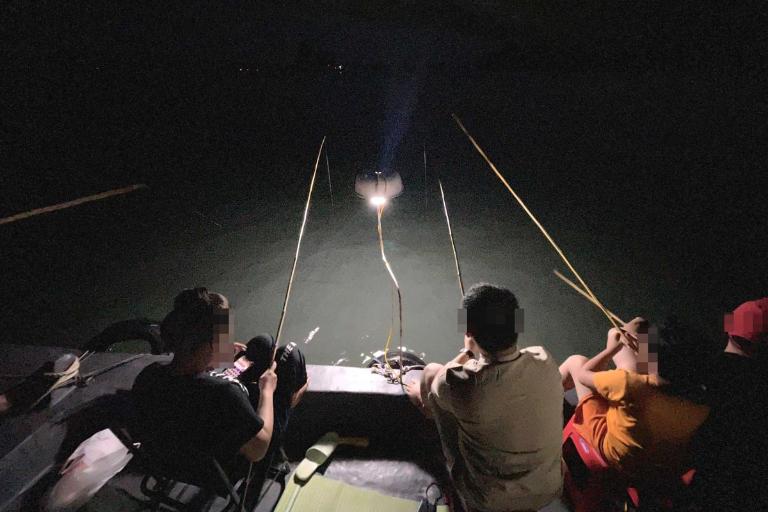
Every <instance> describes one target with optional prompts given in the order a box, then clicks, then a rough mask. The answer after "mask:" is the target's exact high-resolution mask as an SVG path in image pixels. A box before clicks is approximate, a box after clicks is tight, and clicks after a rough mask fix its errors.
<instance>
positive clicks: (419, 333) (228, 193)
mask: <svg viewBox="0 0 768 512" xmlns="http://www.w3.org/2000/svg"><path fill="white" fill-rule="evenodd" d="M123 9H124V10H123V11H122V12H117V11H116V12H114V13H113V12H111V11H109V12H100V11H99V12H90V13H89V16H84V17H82V18H80V17H76V18H77V19H78V20H79V22H78V23H75V24H74V25H73V26H71V25H67V24H65V23H64V22H62V21H57V19H58V18H57V16H56V15H55V13H50V12H46V13H43V14H44V17H46V19H48V21H49V22H50V23H49V25H48V30H49V31H48V32H46V33H43V32H40V31H37V30H36V29H33V28H31V27H34V26H35V25H34V23H33V22H32V21H31V19H27V17H26V16H25V15H24V13H20V12H18V11H17V12H15V16H16V19H17V21H19V23H20V28H19V29H18V30H19V32H18V37H17V38H16V39H15V40H14V44H13V45H12V48H13V49H14V52H12V59H11V65H10V67H9V69H10V71H9V73H7V74H6V76H5V77H4V79H3V80H4V82H3V83H4V85H5V89H6V91H8V92H9V93H8V94H6V95H4V99H3V113H4V115H3V124H2V126H3V146H2V157H3V162H2V165H3V170H2V181H0V185H2V197H3V203H2V212H1V213H0V214H1V215H8V214H12V213H15V212H18V211H23V210H27V209H30V208H34V207H38V206H43V205H46V204H52V203H56V202H59V201H65V200H69V199H72V198H76V197H80V196H83V195H87V194H91V193H96V192H100V191H103V190H108V189H111V188H115V187H118V186H124V185H126V184H129V183H147V184H148V185H149V187H150V188H149V189H148V190H145V191H139V192H136V193H133V194H131V195H128V196H124V197H120V198H114V199H109V200H106V201H103V202H99V203H93V204H89V205H86V206H81V207H77V208H73V209H70V210H66V211H62V212H58V213H53V214H50V215H46V216H40V217H37V218H35V219H30V220H26V221H22V222H18V223H15V224H11V225H4V226H0V246H1V247H2V252H1V254H0V265H2V267H1V268H2V269H3V270H2V276H3V279H2V289H3V291H4V296H5V300H4V301H1V302H0V333H1V334H0V339H1V340H2V342H3V343H29V344H56V345H67V346H78V345H81V344H83V343H84V342H85V341H86V340H87V339H89V338H90V337H91V336H93V335H95V334H96V333H97V332H99V331H100V330H101V329H102V328H104V327H105V326H107V325H109V324H110V323H112V322H114V321H117V320H121V319H125V318H131V317H137V316H146V317H149V318H155V319H160V318H162V316H163V315H164V314H165V312H167V310H168V308H169V305H170V303H171V301H172V298H173V296H174V295H175V294H176V293H177V291H178V290H180V289H181V288H184V287H188V286H193V285H205V286H208V287H209V288H211V289H215V290H219V291H221V292H223V293H224V294H226V295H228V296H229V297H230V299H231V301H232V303H233V304H234V306H235V308H236V315H237V318H236V322H237V327H236V328H237V335H238V337H240V338H247V337H249V336H251V335H253V334H255V333H257V332H261V331H270V330H271V331H274V330H275V328H276V324H277V320H278V318H279V313H280V308H281V305H282V300H283V293H284V289H285V286H286V282H287V278H288V275H289V272H290V266H291V261H292V257H293V252H294V250H295V243H296V236H297V234H298V227H299V224H300V220H301V212H302V208H303V203H304V200H305V198H306V191H307V186H308V181H309V176H310V172H311V166H312V163H313V160H314V157H315V154H316V151H317V147H318V145H319V142H320V140H321V138H322V137H323V136H327V137H328V140H327V149H328V155H329V160H330V165H331V172H332V180H333V192H334V197H333V200H334V205H333V206H331V201H330V193H329V190H328V184H327V177H326V174H325V169H324V167H323V166H321V174H320V177H319V182H318V184H317V190H316V192H315V195H314V204H313V206H312V209H311V211H310V217H309V223H308V226H307V232H306V237H305V240H304V242H303V246H302V253H301V257H300V260H299V266H298V273H297V276H296V281H295V285H294V291H293V296H292V300H291V303H290V307H289V311H288V317H287V323H286V328H285V329H286V330H285V339H295V340H301V339H303V338H304V337H305V336H306V335H307V333H308V332H309V331H310V330H312V329H314V328H315V327H319V328H320V329H319V331H318V333H317V335H316V336H315V338H314V339H313V340H312V342H311V343H309V344H308V345H306V346H305V348H306V351H307V354H308V357H309V359H310V361H311V362H317V363H332V362H335V361H337V360H338V359H339V358H346V359H347V362H346V363H345V364H357V363H358V362H359V361H360V360H361V354H364V353H367V352H369V351H371V350H374V349H377V348H381V347H383V345H384V342H385V340H386V335H387V331H388V329H389V326H390V321H391V292H390V288H389V284H388V277H387V274H386V273H385V270H384V267H383V265H382V264H381V260H380V257H379V254H378V248H377V245H376V232H375V213H374V212H373V211H372V210H371V208H370V207H368V206H367V205H366V204H364V203H363V202H362V201H361V200H359V199H357V198H356V197H355V196H354V193H353V182H354V176H355V174H356V173H357V172H360V171H361V170H363V169H370V168H374V167H376V166H377V165H379V164H380V162H384V161H387V162H390V161H391V164H389V165H390V166H391V167H392V168H394V169H397V170H398V171H399V172H400V173H401V174H402V176H403V180H404V183H405V193H404V195H403V196H402V197H401V198H398V199H397V200H395V202H394V203H393V204H392V205H391V207H390V208H389V209H388V210H387V211H386V212H385V215H384V233H385V239H386V250H387V253H388V257H389V259H390V261H391V262H392V265H393V268H394V271H395V272H396V274H397V276H398V279H399V281H400V283H401V286H402V292H403V300H404V322H405V324H404V325H405V330H404V339H403V343H404V344H405V345H406V346H408V347H412V348H414V349H416V350H417V351H418V352H425V353H426V354H427V356H428V358H430V359H445V358H448V357H451V356H452V355H453V354H454V353H455V350H456V348H458V347H459V346H460V344H461V335H460V334H459V333H457V329H456V307H457V306H458V301H459V294H458V286H457V284H456V280H455V276H454V274H453V262H452V259H451V252H450V245H449V241H448V238H447V231H446V228H445V223H444V219H443V217H442V212H441V207H440V205H439V203H438V201H439V195H438V192H437V185H436V178H437V176H438V175H440V176H441V177H442V179H443V183H444V185H445V189H446V194H447V199H448V202H449V209H450V212H451V214H452V223H453V225H454V231H455V235H456V243H457V249H458V252H459V257H460V258H461V263H462V267H463V270H464V279H465V281H466V282H467V283H472V282H476V281H480V280H487V281H492V282H496V283H500V284H504V285H507V286H509V287H510V288H511V289H512V290H513V291H514V292H515V293H516V294H517V295H518V298H519V299H520V302H521V304H522V305H523V307H524V308H525V311H526V332H525V333H524V335H523V336H522V338H521V343H522V344H523V345H531V344H544V345H546V346H548V347H549V348H550V349H551V350H552V351H553V353H554V354H555V355H556V356H557V357H558V358H563V357H565V356H566V355H568V354H569V353H572V352H574V351H582V352H583V351H587V352H590V351H594V350H596V349H597V348H598V347H599V346H600V344H601V342H602V339H603V337H604V332H605V330H606V328H607V322H606V320H605V319H604V318H603V317H601V315H600V313H599V311H597V310H596V309H595V308H594V307H593V306H591V305H589V304H588V303H586V301H584V300H583V299H581V298H580V297H578V296H576V295H575V294H574V293H573V292H571V291H570V290H569V289H567V288H566V287H565V286H564V285H562V284H561V283H560V282H559V281H558V280H557V279H556V278H555V277H554V276H553V275H552V273H551V271H552V269H553V268H559V269H561V270H565V269H564V266H563V265H562V263H561V262H560V261H559V260H558V258H557V256H556V255H555V253H554V252H553V251H552V249H551V248H550V247H549V246H548V245H547V243H546V241H545V240H544V239H543V237H542V236H541V235H540V234H539V233H538V231H537V230H536V228H535V227H534V226H533V224H532V223H531V222H530V220H529V219H528V218H527V217H526V216H525V215H524V214H523V213H522V211H521V209H520V208H519V207H518V206H517V204H516V203H514V201H513V200H512V198H511V197H510V195H509V194H508V193H507V192H506V191H505V190H504V189H503V188H502V187H501V185H500V183H499V182H498V180H497V179H496V178H495V177H494V176H493V175H492V174H491V173H490V171H489V169H488V168H487V166H485V164H484V163H483V162H482V160H481V159H480V157H479V156H478V155H477V154H476V153H475V152H474V150H473V149H472V148H471V146H470V145H469V143H468V141H467V140H466V139H465V138H464V136H463V135H462V134H461V132H459V130H458V129H457V128H456V127H455V125H454V124H453V122H452V121H451V118H450V113H451V112H456V113H457V114H458V115H459V116H461V117H462V119H463V120H464V122H465V124H466V125H467V127H468V128H469V130H470V131H472V132H473V134H474V135H475V136H476V138H477V139H478V141H479V142H480V143H481V145H483V146H484V147H485V149H486V151H487V152H488V153H489V154H490V156H491V158H492V159H493V160H494V161H495V162H496V163H497V165H498V166H499V168H500V169H501V170H502V171H503V172H504V173H505V174H506V176H507V177H508V179H509V180H510V182H511V183H512V185H513V186H514V187H515V188H516V190H517V191H518V192H519V193H520V195H521V196H522V197H523V198H524V199H525V200H526V201H527V202H528V204H529V206H530V208H531V209H532V210H533V211H534V212H535V213H536V214H537V215H538V217H539V219H540V220H541V221H542V223H543V224H544V225H545V226H546V227H547V229H548V230H549V231H550V233H551V234H552V235H553V237H554V238H555V239H556V240H557V241H558V242H559V243H560V245H561V247H562V248H563V250H564V251H565V253H566V254H567V255H569V257H570V258H571V260H572V262H573V264H574V265H575V267H576V268H577V269H578V270H579V271H580V272H581V274H582V275H583V276H584V278H585V279H586V280H587V282H588V283H589V284H590V285H591V286H592V288H593V290H594V291H595V293H596V294H597V295H598V296H599V297H600V298H601V300H603V301H604V303H605V304H606V305H607V306H608V307H609V308H610V309H612V310H613V311H615V312H616V313H618V314H619V315H621V316H622V317H624V318H625V319H630V318H631V317H632V316H634V315H635V314H643V315H647V316H649V317H650V318H652V319H657V320H661V319H662V318H664V317H665V316H666V315H668V314H672V313H674V314H677V315H679V316H681V317H682V318H683V319H685V320H687V321H688V322H691V323H693V324H695V325H697V326H700V327H701V328H702V329H704V330H705V332H707V334H708V335H710V336H711V337H713V338H714V337H717V336H718V334H719V325H720V322H721V318H722V314H723V312H724V311H726V310H729V309H732V308H733V307H734V306H736V305H737V304H738V303H740V302H741V301H743V300H746V299H750V298H755V297H758V296H764V295H766V291H768V278H767V277H766V273H765V270H764V267H765V257H764V256H765V248H766V242H765V233H766V232H768V230H767V229H766V228H768V221H767V220H766V219H767V218H768V215H767V214H768V207H767V206H766V201H765V185H766V179H765V162H766V157H767V156H768V155H767V154H766V149H765V148H766V146H765V140H766V139H765V136H766V124H765V114H766V111H765V110H766V104H765V101H764V98H763V97H762V95H761V94H760V90H761V87H760V85H761V83H762V76H761V74H760V73H758V72H756V71H754V69H753V68H752V67H751V64H753V63H754V62H755V60H754V57H753V54H754V52H757V50H755V49H754V48H753V45H752V44H751V42H750V41H749V40H746V42H745V40H744V39H745V38H746V36H740V37H735V36H734V37H735V39H733V38H732V39H728V38H727V37H725V36H722V35H719V33H718V32H717V31H715V30H714V29H712V27H711V26H710V21H711V20H710V21H708V20H709V18H706V19H705V18H696V19H694V20H693V21H681V19H680V18H674V19H675V20H676V21H675V23H677V24H678V25H676V26H677V27H678V28H680V29H681V30H682V32H681V33H682V34H686V33H689V32H691V33H696V34H698V35H699V37H700V39H699V41H700V43H701V44H700V45H698V46H696V45H694V46H691V45H688V43H686V42H685V41H687V40H686V39H685V37H683V36H682V35H674V34H675V31H674V30H669V29H668V30H667V31H666V32H665V33H664V34H662V36H659V37H660V38H662V39H660V40H657V41H655V42H651V43H648V45H647V47H644V48H645V49H646V50H647V51H648V52H650V53H649V54H650V55H651V57H648V58H647V59H645V58H641V57H639V55H641V53H637V52H635V53H631V54H626V55H625V54H622V53H621V52H618V50H616V48H617V46H616V45H617V43H619V42H622V41H623V42H622V44H624V45H625V46H621V48H628V47H629V46H626V45H627V44H628V43H626V40H625V39H624V36H621V35H620V34H619V33H618V32H617V29H616V27H612V28H610V29H609V28H607V27H609V25H606V26H605V27H603V28H605V34H607V35H606V36H605V37H606V38H608V39H607V40H606V41H605V42H604V43H599V41H597V42H596V40H595V38H592V39H587V41H588V42H589V44H590V45H591V46H589V47H584V48H580V47H579V46H578V44H576V45H575V47H573V48H571V47H570V46H569V45H568V41H569V37H570V36H565V35H562V36H561V38H559V39H558V38H556V39H555V40H553V41H549V40H548V39H547V38H546V37H544V36H542V35H540V34H538V35H537V34H532V33H530V32H526V31H523V32H521V33H519V34H517V35H515V34H512V32H509V31H507V29H508V27H506V26H505V25H503V23H502V22H501V21H498V20H497V22H495V23H497V24H496V25H493V24H492V25H493V26H492V29H489V32H483V31H482V30H481V29H482V27H484V26H485V25H484V22H485V21H487V20H490V19H494V18H493V16H492V14H488V13H485V14H483V13H479V14H478V13H475V15H474V16H476V18H472V19H467V20H464V21H463V22H461V23H459V22H458V20H459V19H462V16H460V14H462V13H463V12H464V11H461V10H462V9H464V7H462V8H457V9H459V10H460V11H461V12H459V13H458V14H456V13H454V14H453V15H451V14H446V15H444V17H443V18H439V19H436V20H431V21H425V19H426V18H425V16H424V13H423V12H421V13H419V12H417V13H416V14H414V16H415V18H411V17H409V16H410V14H408V13H409V12H410V11H408V9H407V8H403V9H404V11H403V13H405V14H403V13H400V14H392V15H391V17H384V18H371V17H370V16H369V15H368V14H369V13H366V12H357V11H355V9H353V8H348V7H343V6H342V7H339V6H338V5H337V6H336V7H334V8H333V9H331V13H332V14H333V15H334V16H335V17H332V18H331V19H329V20H325V21H317V20H314V19H313V18H312V16H311V14H306V13H305V14H302V15H298V14H293V13H290V12H278V13H274V12H270V15H274V16H278V18H276V19H279V20H280V23H272V22H270V23H267V22H266V21H264V20H261V21H258V20H257V17H255V18H253V19H254V20H256V21H247V20H246V21H243V20H239V19H237V18H238V16H237V15H236V14H235V13H230V14H229V15H228V17H226V19H223V20H218V21H211V22H210V24H209V25H210V26H207V28H203V27H202V26H198V28H199V29H200V30H201V32H199V33H196V32H195V31H194V30H192V29H189V27H190V26H195V25H194V23H193V22H192V21H190V20H193V19H201V18H200V16H199V13H197V14H195V13H194V12H193V11H194V9H192V8H189V9H188V11H185V12H182V13H180V14H183V16H180V17H179V18H178V19H176V18H174V19H175V20H176V21H175V23H176V24H177V25H176V27H177V28H179V27H181V28H184V30H187V29H189V31H186V32H185V31H184V30H182V31H181V32H182V33H184V37H180V38H179V39H174V38H173V37H172V36H171V35H166V34H165V33H164V31H162V30H160V29H159V28H157V27H154V26H152V25H151V24H149V22H148V20H149V19H150V14H151V13H141V12H133V11H131V12H128V11H129V9H127V8H123ZM243 9H246V8H245V7H243ZM334 9H335V10H334ZM107 11H108V10H107ZM398 12H399V11H398ZM77 14H82V13H77ZM177 14H179V13H177ZM378 14H380V13H378ZM401 14H402V16H401ZM634 15H635V16H636V17H640V13H634ZM185 16H186V17H185ZM166 18H167V19H170V18H172V16H171V15H167V17H166ZM166 18H164V19H166ZM525 19H528V18H525V16H523V20H525ZM728 19H731V22H733V23H736V21H733V19H732V18H728ZM115 20H119V21H121V23H122V24H121V23H117V25H116V24H115V23H113V22H115ZM179 20H181V21H179ZM185 20H186V21H185ZM737 21H738V19H737ZM498 23H502V25H501V26H499V25H498ZM521 23H522V22H521ZM686 23H692V24H693V25H692V26H688V25H686ZM189 24H192V25H189ZM251 24H255V25H254V26H256V27H257V28H258V30H253V31H251V30H250V29H251V28H253V27H251ZM563 24H565V26H566V28H567V26H569V25H568V23H566V22H565V21H562V20H560V24H558V25H556V26H558V27H561V28H563ZM697 24H698V25H697ZM523 25H524V26H526V27H527V26H528V25H525V23H523ZM532 26H533V25H532ZM232 27H234V28H232ZM265 27H266V28H265ZM493 27H495V28H493ZM505 27H506V28H505ZM733 27H734V30H735V27H736V25H733ZM683 29H685V30H683ZM705 29H706V30H705ZM228 30H231V31H232V34H231V41H229V42H227V41H228V40H227V39H226V38H225V37H224V35H225V34H227V33H228ZM631 30H640V29H637V28H634V29H631ZM631 30H630V34H629V35H627V36H626V37H628V38H629V37H630V35H631V34H632V32H631ZM643 30H644V29H643ZM25 31H26V32H25ZM104 31H106V32H104ZM640 32H642V30H640ZM24 34H26V36H24ZM249 34H250V35H252V36H253V37H252V38H251V39H249V37H250V35H249ZM520 34H523V35H520ZM54 35H55V36H57V37H58V38H59V39H55V38H54V37H53V36H54ZM590 37H591V36H590ZM158 38H159V39H158ZM611 38H612V39H611ZM664 38H667V39H664ZM232 41H234V42H232ZM247 41H250V43H247ZM515 41H517V43H515ZM574 41H576V42H577V43H578V41H579V40H578V39H576V40H574ZM667 41H668V45H667V44H665V43H666V42H667ZM526 42H527V43H529V44H530V45H532V46H525V44H523V43H526ZM513 43H515V44H513ZM545 43H546V44H549V45H550V46H549V47H545V46H546V44H545ZM582 43H583V41H582ZM584 44H586V43H584ZM516 45H517V46H516ZM521 45H522V46H521ZM537 45H539V46H537ZM541 45H545V46H541ZM729 45H730V46H729ZM522 47H525V48H527V50H525V48H523V49H521V48H522ZM642 48H643V47H642V45H641V49H642ZM660 49H666V50H664V51H661V50H660ZM598 50H601V51H602V53H601V51H598ZM657 50H658V52H657ZM617 52H618V53H617ZM337 65H343V66H344V67H343V69H342V70H341V71H340V70H338V69H337V68H336V66H337ZM425 147H426V152H427V170H428V178H427V183H426V190H425V183H424V176H423V172H424V170H423V154H422V151H423V149H424V148H425ZM425 193H426V204H425Z"/></svg>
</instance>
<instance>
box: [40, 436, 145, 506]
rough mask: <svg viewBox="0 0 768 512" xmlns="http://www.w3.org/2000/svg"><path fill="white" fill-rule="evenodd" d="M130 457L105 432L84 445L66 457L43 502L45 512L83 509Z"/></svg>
mask: <svg viewBox="0 0 768 512" xmlns="http://www.w3.org/2000/svg"><path fill="white" fill-rule="evenodd" d="M131 457H133V455H132V454H131V453H129V452H128V449H127V448H126V447H125V445H124V444H123V443H122V442H120V440H119V439H118V438H117V437H116V436H115V434H113V433H112V431H111V430H109V429H108V428H107V429H104V430H102V431H101V432H97V433H95V434H94V435H92V436H91V437H89V438H88V439H86V440H85V441H83V442H82V443H81V444H80V446H78V447H77V449H76V450H75V451H74V452H73V453H72V455H70V456H69V458H68V459H67V461H66V462H65V463H64V466H63V467H62V468H61V470H60V471H59V473H60V474H61V478H60V479H59V481H58V482H56V485H54V486H53V488H52V489H51V490H50V491H49V492H48V493H46V495H45V497H44V498H43V501H42V508H43V510H44V511H45V512H68V511H74V510H77V509H78V508H80V507H82V506H83V505H84V504H85V503H86V502H87V501H88V500H89V499H91V497H92V496H93V495H94V494H96V493H97V492H98V491H99V489H101V488H102V487H103V486H104V484H105V483H107V482H108V481H109V479H110V478H112V477H113V476H115V475H116V474H118V473H119V472H120V471H122V470H123V468H124V467H125V466H126V464H128V461H130V460H131Z"/></svg>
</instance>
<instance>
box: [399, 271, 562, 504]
mask: <svg viewBox="0 0 768 512" xmlns="http://www.w3.org/2000/svg"><path fill="white" fill-rule="evenodd" d="M462 306H463V308H462V310H461V311H462V313H464V314H465V315H466V316H465V319H464V321H463V322H462V323H463V324H464V325H462V326H461V327H462V330H463V331H464V332H465V334H464V348H463V349H462V350H461V353H460V354H459V355H458V356H457V357H456V358H454V359H453V360H452V361H450V362H449V363H447V364H445V365H439V364H435V363H432V364H429V365H427V366H426V368H425V369H424V372H423V374H422V378H421V380H420V382H418V383H413V384H411V385H409V388H408V395H409V397H410V398H411V401H412V402H413V403H414V404H415V405H417V406H418V407H420V409H421V410H422V412H424V413H425V414H427V415H428V416H429V415H431V416H432V417H434V419H435V421H436V423H437V429H438V432H439V434H440V441H441V443H442V445H443V453H444V454H445V458H446V462H447V466H448V471H449V473H450V476H451V479H452V481H453V483H454V485H455V487H456V490H457V492H458V494H459V498H460V499H461V500H462V501H463V504H464V508H465V509H466V510H468V511H469V512H476V511H499V512H501V511H504V512H508V511H531V510H538V509H540V508H541V507H544V506H545V505H547V504H548V503H550V502H551V501H553V500H555V499H556V498H557V497H558V496H559V495H560V491H561V488H562V481H563V480H562V471H561V463H560V457H561V448H560V445H561V437H562V425H563V411H562V402H563V389H562V386H561V384H560V374H559V372H558V369H557V363H555V361H554V360H553V358H552V356H551V355H550V354H549V353H548V352H547V351H546V350H544V348H542V347H527V348H524V349H518V348H517V336H518V333H519V332H520V331H521V327H522V314H521V313H522V310H520V309H519V308H518V303H517V299H516V298H515V296H514V295H513V294H512V292H511V291H509V290H508V289H506V288H501V287H498V286H494V285H490V284H485V283H480V284H476V285H474V286H473V287H472V288H470V289H469V290H467V293H466V294H465V296H464V300H463V303H462Z"/></svg>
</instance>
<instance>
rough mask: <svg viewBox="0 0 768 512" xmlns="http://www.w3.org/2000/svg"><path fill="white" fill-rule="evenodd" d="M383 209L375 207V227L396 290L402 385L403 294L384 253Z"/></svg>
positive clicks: (382, 255)
mask: <svg viewBox="0 0 768 512" xmlns="http://www.w3.org/2000/svg"><path fill="white" fill-rule="evenodd" d="M383 211H384V205H380V206H377V207H376V227H377V231H378V233H379V248H380V249H381V260H382V261H383V262H384V266H385V267H386V268H387V272H389V277H390V278H392V283H393V284H394V286H395V290H397V304H398V319H399V324H400V344H399V346H398V348H399V353H400V371H399V372H398V380H399V381H400V385H401V386H403V296H402V294H401V293H400V285H399V284H398V282H397V278H396V277H395V273H394V272H392V267H391V266H390V265H389V261H387V255H386V254H385V253H384V235H383V234H382V229H381V213H382V212H383ZM390 332H391V331H390ZM390 339H391V336H390V337H388V339H387V345H389V341H390ZM386 353H387V352H386V349H385V351H384V357H385V362H386V363H387V365H389V362H388V361H387V360H386ZM390 369H391V366H390Z"/></svg>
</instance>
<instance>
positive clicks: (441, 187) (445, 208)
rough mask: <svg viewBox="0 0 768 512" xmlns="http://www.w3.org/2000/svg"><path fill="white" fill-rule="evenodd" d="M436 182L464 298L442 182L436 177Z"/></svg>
mask: <svg viewBox="0 0 768 512" xmlns="http://www.w3.org/2000/svg"><path fill="white" fill-rule="evenodd" d="M437 184H438V185H439V186H440V198H441V199H442V200H443V212H445V223H446V224H448V236H449V237H450V239H451V249H452V250H453V261H454V262H455V263H456V277H457V278H458V279H459V290H460V291H461V297H462V298H464V278H462V277H461V267H460V266H459V257H458V255H457V254H456V243H455V242H454V241H453V231H452V230H451V219H450V217H448V206H447V205H446V204H445V193H444V192H443V183H442V182H441V181H440V178H437Z"/></svg>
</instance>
